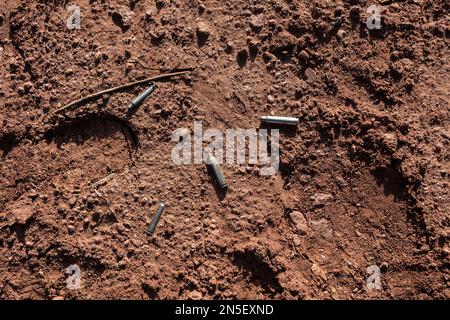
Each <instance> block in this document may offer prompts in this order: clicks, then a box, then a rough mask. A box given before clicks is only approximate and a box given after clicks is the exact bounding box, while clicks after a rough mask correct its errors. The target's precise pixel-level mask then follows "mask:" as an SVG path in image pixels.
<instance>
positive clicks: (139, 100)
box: [128, 83, 157, 112]
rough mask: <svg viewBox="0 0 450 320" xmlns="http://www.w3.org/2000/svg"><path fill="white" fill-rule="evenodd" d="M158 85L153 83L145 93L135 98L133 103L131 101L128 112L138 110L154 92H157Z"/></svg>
mask: <svg viewBox="0 0 450 320" xmlns="http://www.w3.org/2000/svg"><path fill="white" fill-rule="evenodd" d="M156 88H157V87H156V84H154V83H152V84H151V85H150V87H148V88H147V89H145V91H144V92H142V93H141V94H140V95H138V96H137V97H136V98H134V100H133V101H131V103H130V105H129V106H128V111H129V112H130V111H133V110H134V109H137V108H138V107H139V106H140V105H141V104H142V103H143V102H144V101H145V99H147V97H148V96H149V95H151V94H152V93H153V91H155V90H156Z"/></svg>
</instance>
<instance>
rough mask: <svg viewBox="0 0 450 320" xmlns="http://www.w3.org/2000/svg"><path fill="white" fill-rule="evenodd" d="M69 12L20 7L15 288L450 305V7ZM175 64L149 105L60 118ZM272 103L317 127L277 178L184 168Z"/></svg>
mask: <svg viewBox="0 0 450 320" xmlns="http://www.w3.org/2000/svg"><path fill="white" fill-rule="evenodd" d="M68 4H69V3H66V2H65V1H57V0H55V1H52V0H47V1H43V0H41V1H34V0H33V1H25V0H23V1H20V0H0V108H1V109H0V111H1V112H0V124H1V126H0V157H1V172H0V271H1V272H0V298H1V299H26V298H31V299H55V298H56V299H62V298H63V299H107V298H121V299H168V298H171V299H182V298H192V299H199V298H205V299H233V298H252V299H269V298H277V299H278V298H282V299H374V298H387V299H449V298H450V288H449V280H450V273H449V269H448V267H449V262H450V257H449V245H448V240H449V237H450V220H449V217H450V200H449V194H448V193H449V183H450V182H449V178H450V161H449V144H450V125H449V124H450V117H449V115H450V108H449V92H450V90H449V89H450V81H449V80H450V79H449V74H450V73H449V71H450V70H449V69H450V64H449V34H450V33H449V15H448V12H449V9H450V8H449V3H448V1H445V0H437V1H436V0H434V1H429V0H408V1H389V0H388V1H386V0H383V1H377V0H374V1H370V2H369V1H356V0H348V1H328V0H323V1H314V0H313V1H307V0H268V1H241V0H236V1H228V0H225V1H213V0H205V1H197V0H193V1H192V0H189V1H188V0H182V1H170V0H156V1H153V0H142V1H139V0H134V1H87V0H76V1H74V2H72V4H76V5H79V6H80V8H81V29H79V30H77V29H74V30H69V29H68V28H67V26H66V20H67V18H68V16H69V15H70V14H69V13H68V12H67V10H66V7H67V5H68ZM371 4H378V5H380V6H381V7H382V9H383V10H382V28H381V29H380V30H368V28H367V26H366V18H367V16H368V14H367V12H366V9H367V7H369V5H371ZM174 67H179V68H189V67H194V68H195V69H194V70H193V72H191V73H189V74H187V75H184V76H179V77H175V78H171V79H169V80H164V81H161V82H158V90H157V91H156V92H155V93H154V94H153V95H152V96H151V97H150V98H149V99H147V100H146V102H145V103H144V105H143V106H142V107H141V108H140V109H139V110H138V111H137V112H136V113H135V114H134V115H133V116H132V117H126V110H127V106H128V104H129V102H130V101H131V100H132V99H133V98H134V97H135V96H136V95H137V94H138V93H139V92H141V91H142V88H143V86H140V87H135V88H132V89H130V90H123V91H121V92H118V93H114V94H110V95H104V96H102V97H101V98H100V99H97V100H94V101H92V102H89V103H86V104H83V105H82V106H80V107H79V108H75V109H73V110H69V111H67V112H64V113H62V114H59V115H57V116H48V115H49V114H50V113H51V112H52V111H54V110H56V109H58V108H60V107H62V106H64V105H65V104H67V103H69V102H71V101H73V100H76V99H78V98H80V97H82V96H84V95H87V94H90V93H94V92H97V91H100V90H103V89H107V88H110V87H113V86H117V85H121V84H125V83H128V82H131V81H135V80H140V79H143V78H146V77H149V76H152V75H157V74H159V73H162V72H167V71H169V70H171V69H173V68H174ZM268 114H273V115H287V116H295V117H298V118H299V119H300V123H299V125H298V128H297V130H296V131H295V132H287V131H281V136H280V150H281V151H280V152H281V166H280V172H279V173H278V174H277V175H275V176H271V177H264V176H261V175H259V167H258V166H254V167H250V166H247V165H244V166H240V165H236V166H225V165H223V166H222V169H223V171H224V175H225V177H226V179H227V182H228V184H229V190H228V192H227V193H226V194H220V193H219V192H217V191H216V190H217V189H216V188H215V185H214V181H213V179H212V178H211V177H210V176H209V175H208V172H207V170H206V167H205V166H204V165H187V166H183V167H180V166H176V165H174V164H173V163H172V162H171V159H170V154H171V150H172V148H173V147H174V143H173V142H172V141H171V134H172V132H173V131H174V130H175V129H177V128H182V127H187V128H191V129H192V126H193V122H194V121H203V126H204V127H205V128H219V129H221V130H225V129H228V128H232V129H233V128H258V127H259V124H260V122H259V118H260V116H262V115H268ZM111 174H112V175H111ZM110 175H111V176H110ZM107 176H108V177H109V179H108V180H107V181H106V182H105V181H104V182H103V183H97V184H95V182H96V181H98V180H99V179H102V178H104V177H107ZM162 200H164V201H166V204H167V209H166V211H165V213H164V214H163V216H162V219H161V222H160V224H159V225H158V228H157V231H156V234H155V236H154V237H153V238H151V237H149V236H147V235H146V233H145V230H146V227H147V225H148V223H149V221H150V219H151V217H152V215H153V213H154V212H155V210H156V207H157V205H158V203H159V201H162ZM72 264H77V265H78V266H79V267H80V270H81V279H82V287H81V289H79V290H70V289H68V288H67V287H66V280H67V278H68V275H67V274H66V273H65V271H66V268H67V267H68V266H69V265H72ZM372 265H377V266H379V267H380V268H381V283H382V288H381V289H380V290H375V289H372V290H370V289H368V287H367V286H366V280H367V278H368V277H369V274H368V273H367V268H368V267H369V266H372Z"/></svg>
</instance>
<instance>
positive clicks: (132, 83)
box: [49, 71, 190, 116]
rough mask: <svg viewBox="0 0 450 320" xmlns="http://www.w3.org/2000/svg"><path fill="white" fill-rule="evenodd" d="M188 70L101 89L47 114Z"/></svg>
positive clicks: (178, 74) (59, 111)
mask: <svg viewBox="0 0 450 320" xmlns="http://www.w3.org/2000/svg"><path fill="white" fill-rule="evenodd" d="M188 72H190V71H181V72H173V73H166V74H160V75H157V76H153V77H150V78H147V79H143V80H139V81H135V82H130V83H127V84H124V85H121V86H117V87H114V88H110V89H106V90H102V91H99V92H96V93H93V94H90V95H88V96H85V97H83V98H81V99H78V100H76V101H73V102H71V103H69V104H68V105H65V106H64V107H62V108H59V109H58V110H55V111H53V112H51V113H50V114H49V116H51V115H54V114H58V113H61V112H63V111H66V110H71V109H72V108H75V107H76V106H78V105H80V104H82V103H84V102H87V101H89V100H91V99H95V98H97V97H100V96H102V95H104V94H108V93H112V92H116V91H119V90H123V89H127V88H131V87H134V86H137V85H140V84H145V83H148V82H152V81H158V80H163V79H167V78H171V77H176V76H181V75H183V74H186V73H188Z"/></svg>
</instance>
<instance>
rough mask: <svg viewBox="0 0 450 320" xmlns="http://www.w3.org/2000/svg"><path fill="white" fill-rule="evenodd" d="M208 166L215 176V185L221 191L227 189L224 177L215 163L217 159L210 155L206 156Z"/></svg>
mask: <svg viewBox="0 0 450 320" xmlns="http://www.w3.org/2000/svg"><path fill="white" fill-rule="evenodd" d="M208 166H209V167H210V168H211V169H212V171H213V172H214V175H215V176H216V180H217V184H218V185H219V188H220V189H222V190H223V189H226V188H228V185H227V182H226V181H225V177H224V176H223V173H222V170H221V169H220V166H219V163H218V162H217V159H216V158H215V157H214V156H213V155H212V154H208Z"/></svg>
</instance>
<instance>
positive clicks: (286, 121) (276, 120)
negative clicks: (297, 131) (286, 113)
mask: <svg viewBox="0 0 450 320" xmlns="http://www.w3.org/2000/svg"><path fill="white" fill-rule="evenodd" d="M261 121H262V122H265V123H270V124H281V125H288V126H296V125H297V124H298V121H299V120H298V118H293V117H276V116H263V117H261Z"/></svg>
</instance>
